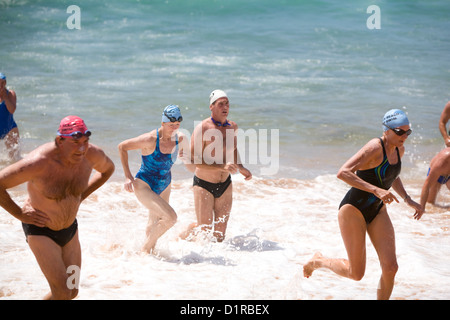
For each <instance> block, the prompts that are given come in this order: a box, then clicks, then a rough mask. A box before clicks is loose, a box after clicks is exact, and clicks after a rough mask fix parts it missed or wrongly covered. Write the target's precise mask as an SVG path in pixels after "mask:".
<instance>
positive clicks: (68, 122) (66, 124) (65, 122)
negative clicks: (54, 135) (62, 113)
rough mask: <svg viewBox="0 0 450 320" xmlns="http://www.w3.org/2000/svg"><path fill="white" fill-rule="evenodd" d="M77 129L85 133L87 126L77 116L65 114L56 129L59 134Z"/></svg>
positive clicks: (69, 132)
mask: <svg viewBox="0 0 450 320" xmlns="http://www.w3.org/2000/svg"><path fill="white" fill-rule="evenodd" d="M77 131H79V132H81V133H85V132H86V131H88V128H87V127H86V124H85V123H84V121H83V119H81V118H80V117H77V116H67V117H65V118H64V119H62V120H61V123H60V124H59V129H58V133H59V134H64V135H66V134H71V133H74V132H77Z"/></svg>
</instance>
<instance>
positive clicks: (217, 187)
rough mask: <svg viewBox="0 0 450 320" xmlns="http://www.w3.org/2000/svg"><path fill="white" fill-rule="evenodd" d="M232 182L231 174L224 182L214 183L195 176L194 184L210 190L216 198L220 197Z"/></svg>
mask: <svg viewBox="0 0 450 320" xmlns="http://www.w3.org/2000/svg"><path fill="white" fill-rule="evenodd" d="M230 184H231V175H229V176H228V179H227V180H225V181H224V182H219V183H212V182H208V181H205V180H202V179H200V178H198V177H197V176H194V186H199V187H202V188H203V189H205V190H206V191H209V192H210V193H211V194H212V195H213V196H214V198H220V197H221V196H222V195H223V193H224V192H225V191H226V190H227V189H228V187H229V186H230Z"/></svg>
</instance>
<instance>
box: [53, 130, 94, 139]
mask: <svg viewBox="0 0 450 320" xmlns="http://www.w3.org/2000/svg"><path fill="white" fill-rule="evenodd" d="M91 134H92V132H90V131H89V130H86V131H85V132H84V133H83V132H81V131H75V132H72V133H67V134H64V133H60V132H59V131H58V136H60V137H70V138H72V139H75V140H78V139H81V138H82V137H87V138H89V137H90V136H91Z"/></svg>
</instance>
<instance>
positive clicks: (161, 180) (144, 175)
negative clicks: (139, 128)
mask: <svg viewBox="0 0 450 320" xmlns="http://www.w3.org/2000/svg"><path fill="white" fill-rule="evenodd" d="M177 154H178V136H177V137H176V149H175V152H174V153H162V152H161V150H160V149H159V132H158V130H156V147H155V151H153V153H152V154H149V155H147V156H142V164H141V168H140V169H139V171H138V173H137V174H136V178H139V179H141V180H142V181H144V182H146V183H147V184H148V185H149V186H150V188H151V189H152V190H153V191H154V192H155V193H156V194H158V195H159V194H161V193H162V192H163V191H164V190H166V188H167V187H168V186H169V184H170V182H171V181H172V173H171V171H170V169H171V168H172V165H173V164H174V163H175V161H176V160H177Z"/></svg>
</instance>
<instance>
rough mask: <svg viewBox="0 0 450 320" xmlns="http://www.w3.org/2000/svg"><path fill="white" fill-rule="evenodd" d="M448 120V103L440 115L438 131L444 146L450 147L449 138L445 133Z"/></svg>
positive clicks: (449, 103) (449, 108) (449, 104)
mask: <svg viewBox="0 0 450 320" xmlns="http://www.w3.org/2000/svg"><path fill="white" fill-rule="evenodd" d="M448 120H450V101H449V102H447V104H446V105H445V107H444V110H442V113H441V118H440V119H439V131H440V132H441V135H442V138H444V142H445V145H446V146H447V147H450V136H449V132H448V131H447V123H448Z"/></svg>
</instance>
